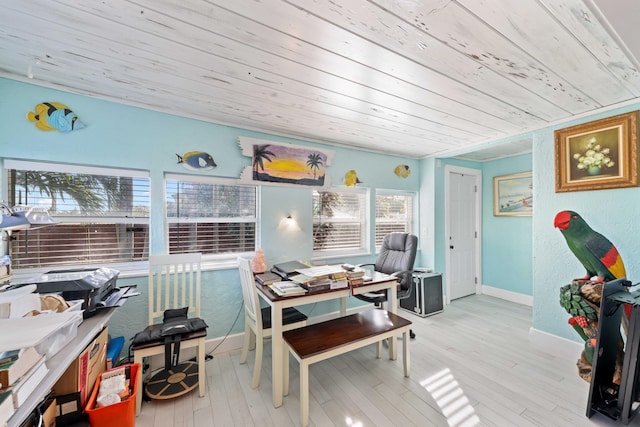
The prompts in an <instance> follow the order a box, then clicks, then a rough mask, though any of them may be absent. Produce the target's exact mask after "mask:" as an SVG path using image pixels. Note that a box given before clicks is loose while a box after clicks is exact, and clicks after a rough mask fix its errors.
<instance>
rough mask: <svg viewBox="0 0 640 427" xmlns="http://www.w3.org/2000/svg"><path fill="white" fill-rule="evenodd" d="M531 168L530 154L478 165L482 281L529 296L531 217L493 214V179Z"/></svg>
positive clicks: (531, 260)
mask: <svg viewBox="0 0 640 427" xmlns="http://www.w3.org/2000/svg"><path fill="white" fill-rule="evenodd" d="M531 170H532V156H531V154H527V155H522V156H514V157H509V158H505V159H500V160H494V161H491V162H485V163H483V164H482V284H483V285H487V286H492V287H495V288H498V289H503V290H506V291H510V292H516V293H519V294H524V295H529V296H531V295H533V274H532V271H533V242H532V224H533V218H532V217H530V216H528V217H525V216H493V178H494V177H495V176H500V175H507V174H512V173H519V172H530V171H531ZM536 208H537V206H536V201H535V200H534V209H536Z"/></svg>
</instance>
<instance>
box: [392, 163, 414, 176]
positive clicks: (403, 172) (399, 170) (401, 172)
mask: <svg viewBox="0 0 640 427" xmlns="http://www.w3.org/2000/svg"><path fill="white" fill-rule="evenodd" d="M393 172H395V174H396V175H398V176H399V177H400V178H406V177H408V176H409V175H411V169H409V166H408V165H398V166H396V168H395V169H394V170H393Z"/></svg>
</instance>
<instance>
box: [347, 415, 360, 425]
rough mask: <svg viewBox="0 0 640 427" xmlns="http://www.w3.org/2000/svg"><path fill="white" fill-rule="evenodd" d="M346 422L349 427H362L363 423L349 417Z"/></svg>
mask: <svg viewBox="0 0 640 427" xmlns="http://www.w3.org/2000/svg"><path fill="white" fill-rule="evenodd" d="M345 421H346V425H348V426H349V427H362V421H354V420H353V419H351V417H347V418H346V420H345Z"/></svg>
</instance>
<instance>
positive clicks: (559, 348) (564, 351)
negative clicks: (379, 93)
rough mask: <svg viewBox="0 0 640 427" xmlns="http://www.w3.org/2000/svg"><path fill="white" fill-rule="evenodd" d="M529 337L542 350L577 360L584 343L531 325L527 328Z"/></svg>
mask: <svg viewBox="0 0 640 427" xmlns="http://www.w3.org/2000/svg"><path fill="white" fill-rule="evenodd" d="M529 339H530V341H531V342H532V343H533V344H534V345H535V346H536V347H539V348H540V349H541V350H542V351H544V352H546V353H549V354H553V355H554V356H558V357H562V358H564V359H567V360H578V359H579V358H580V354H581V353H582V350H584V345H582V344H580V343H577V342H575V341H571V340H568V339H566V338H562V337H559V336H557V335H552V334H549V333H547V332H543V331H541V330H539V329H535V328H533V327H531V328H529Z"/></svg>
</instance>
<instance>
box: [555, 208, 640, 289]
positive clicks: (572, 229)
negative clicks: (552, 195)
mask: <svg viewBox="0 0 640 427" xmlns="http://www.w3.org/2000/svg"><path fill="white" fill-rule="evenodd" d="M553 225H554V227H556V228H558V229H559V230H560V232H561V233H562V235H563V236H564V238H565V240H566V241H567V244H568V245H569V249H571V252H573V254H574V255H575V256H576V257H577V258H578V260H579V261H580V262H581V263H582V265H583V266H584V268H585V269H586V270H587V275H586V276H585V277H580V278H578V279H577V280H589V279H591V278H592V277H595V279H593V281H595V282H604V281H610V280H615V279H621V278H624V277H626V275H627V273H626V271H625V269H624V263H623V262H622V258H621V257H620V254H619V253H618V249H616V247H615V246H614V245H613V243H611V242H610V241H609V240H608V239H607V238H606V237H604V236H603V235H602V234H600V233H598V232H597V231H595V230H593V229H592V228H591V227H589V225H588V224H587V223H586V222H585V220H584V219H582V217H581V216H580V215H578V214H577V213H575V212H573V211H562V212H559V213H558V214H557V215H556V217H555V219H554V221H553Z"/></svg>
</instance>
